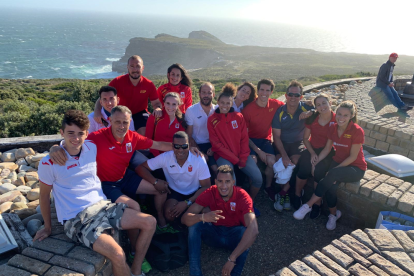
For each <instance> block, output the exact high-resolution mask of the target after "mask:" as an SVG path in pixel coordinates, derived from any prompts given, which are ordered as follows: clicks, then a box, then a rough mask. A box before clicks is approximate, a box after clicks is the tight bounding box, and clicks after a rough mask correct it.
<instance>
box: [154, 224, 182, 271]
mask: <svg viewBox="0 0 414 276" xmlns="http://www.w3.org/2000/svg"><path fill="white" fill-rule="evenodd" d="M187 247H188V246H187V235H186V233H184V232H178V233H164V234H160V235H155V236H154V237H153V238H152V241H151V244H150V246H149V248H148V251H147V255H146V258H147V260H148V262H149V263H150V264H151V266H153V267H155V268H157V269H158V270H160V271H162V272H168V271H169V270H171V269H175V268H178V267H181V266H183V265H185V264H186V263H187V260H188V250H187Z"/></svg>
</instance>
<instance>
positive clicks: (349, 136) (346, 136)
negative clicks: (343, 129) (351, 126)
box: [344, 134, 352, 138]
mask: <svg viewBox="0 0 414 276" xmlns="http://www.w3.org/2000/svg"><path fill="white" fill-rule="evenodd" d="M351 137H352V135H351V134H344V138H351Z"/></svg>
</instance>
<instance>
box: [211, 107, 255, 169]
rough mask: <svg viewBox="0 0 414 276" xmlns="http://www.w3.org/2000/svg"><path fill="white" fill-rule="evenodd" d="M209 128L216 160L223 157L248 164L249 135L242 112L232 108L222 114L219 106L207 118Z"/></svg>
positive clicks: (241, 163)
mask: <svg viewBox="0 0 414 276" xmlns="http://www.w3.org/2000/svg"><path fill="white" fill-rule="evenodd" d="M207 129H208V133H209V136H210V143H211V146H212V147H211V149H212V150H213V151H214V158H215V159H216V160H217V159H219V158H220V157H222V158H224V159H226V160H228V161H230V162H231V163H232V164H233V165H239V166H240V167H244V166H246V162H247V157H249V154H250V148H249V136H248V134H247V128H246V122H245V121H244V118H243V115H242V114H241V113H238V112H234V109H233V108H231V109H230V111H229V113H227V114H221V113H220V110H219V109H218V108H217V109H216V111H215V112H214V114H213V115H211V116H210V117H209V118H208V119H207Z"/></svg>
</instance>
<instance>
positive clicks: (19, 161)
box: [15, 158, 28, 166]
mask: <svg viewBox="0 0 414 276" xmlns="http://www.w3.org/2000/svg"><path fill="white" fill-rule="evenodd" d="M15 163H16V164H17V165H19V166H22V165H28V163H27V161H26V159H24V158H20V159H17V161H16V162H15Z"/></svg>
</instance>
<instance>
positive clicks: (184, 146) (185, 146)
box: [173, 144, 188, 149]
mask: <svg viewBox="0 0 414 276" xmlns="http://www.w3.org/2000/svg"><path fill="white" fill-rule="evenodd" d="M173 147H174V148H175V149H180V148H181V149H187V148H188V144H182V145H178V144H173Z"/></svg>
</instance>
